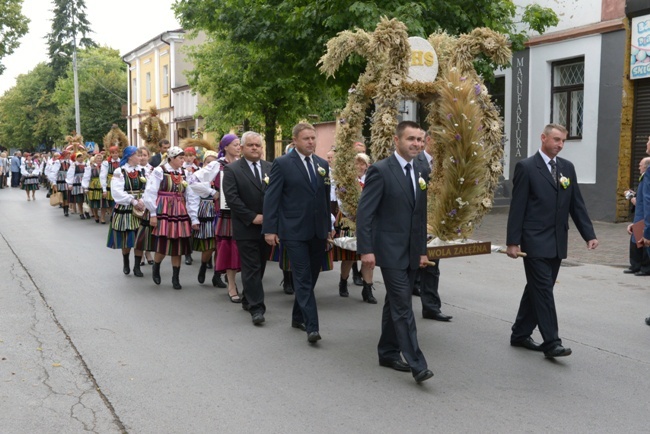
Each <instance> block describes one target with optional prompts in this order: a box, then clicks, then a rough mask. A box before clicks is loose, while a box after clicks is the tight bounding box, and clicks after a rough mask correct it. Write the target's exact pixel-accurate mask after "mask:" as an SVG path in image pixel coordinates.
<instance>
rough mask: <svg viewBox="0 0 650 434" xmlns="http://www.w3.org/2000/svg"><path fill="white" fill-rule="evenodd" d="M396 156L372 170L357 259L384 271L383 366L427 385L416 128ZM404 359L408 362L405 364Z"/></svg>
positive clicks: (401, 131) (403, 126)
mask: <svg viewBox="0 0 650 434" xmlns="http://www.w3.org/2000/svg"><path fill="white" fill-rule="evenodd" d="M394 140H395V153H394V154H393V155H391V156H390V157H388V158H386V159H384V160H381V161H379V162H377V163H375V164H373V165H372V166H370V168H369V169H368V172H367V173H366V181H365V184H364V188H363V191H362V193H361V199H360V200H359V206H358V209H357V253H359V254H360V255H361V262H362V263H363V264H364V265H366V266H367V267H369V268H374V267H375V265H377V266H379V267H380V268H381V274H382V277H383V278H384V284H385V286H386V299H385V301H384V309H383V313H382V324H381V337H380V338H379V344H378V345H377V351H378V354H379V364H380V365H381V366H385V367H388V368H393V369H395V370H397V371H405V372H408V371H411V373H412V374H413V377H414V378H415V381H416V382H418V383H421V382H423V381H425V380H428V379H429V378H431V377H433V372H431V371H430V370H429V369H428V367H427V361H426V360H425V358H424V354H422V351H421V350H420V347H419V345H418V339H417V330H416V327H415V316H414V315H413V306H412V303H411V299H412V297H411V293H412V287H413V282H414V281H415V274H416V271H417V270H418V268H424V267H425V266H426V265H427V262H428V258H427V246H426V227H427V226H426V220H427V194H426V190H423V189H421V188H420V185H419V184H420V183H419V178H420V177H422V178H423V181H424V182H426V176H427V173H428V172H429V171H428V169H427V167H426V166H425V165H424V164H422V163H421V162H420V161H418V160H417V159H416V157H417V155H418V154H419V153H420V151H421V149H422V141H423V135H422V133H421V130H420V126H419V125H418V124H416V123H415V122H411V121H403V122H400V123H399V124H398V125H397V131H396V135H395V138H394ZM400 352H401V354H402V355H403V356H404V359H406V363H405V362H404V361H403V360H402V357H401V356H400Z"/></svg>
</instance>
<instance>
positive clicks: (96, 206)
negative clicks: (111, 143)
mask: <svg viewBox="0 0 650 434" xmlns="http://www.w3.org/2000/svg"><path fill="white" fill-rule="evenodd" d="M93 159H94V160H93V161H91V163H90V164H88V165H87V166H86V171H85V172H84V176H83V179H82V180H81V186H82V187H83V189H84V192H85V193H86V195H87V197H88V206H90V211H91V212H92V214H93V217H94V218H95V223H99V222H100V220H101V223H102V224H105V223H106V221H105V220H104V211H107V210H106V208H107V207H106V199H104V198H103V197H102V192H103V190H102V183H101V182H100V181H99V172H100V171H101V168H102V163H103V162H104V154H102V153H101V152H98V153H97V154H95V156H94V157H93Z"/></svg>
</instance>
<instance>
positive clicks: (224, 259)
mask: <svg viewBox="0 0 650 434" xmlns="http://www.w3.org/2000/svg"><path fill="white" fill-rule="evenodd" d="M218 156H219V159H218V160H217V161H218V162H219V164H220V165H221V168H220V170H219V173H218V174H217V177H216V179H215V181H214V184H215V186H216V187H217V188H216V190H218V191H221V171H222V170H223V167H224V166H226V165H227V164H230V163H232V162H235V161H237V160H239V157H240V156H241V146H240V142H239V137H237V136H236V135H235V134H226V135H225V136H223V138H222V139H221V141H220V142H219V155H218ZM216 205H217V215H218V221H217V228H216V231H217V232H216V236H217V260H216V261H215V265H214V271H215V273H221V272H224V271H225V272H226V277H227V278H228V296H229V297H230V301H232V302H233V303H241V297H240V296H239V291H238V290H237V284H236V282H235V277H236V276H237V272H238V271H239V270H240V269H241V265H240V262H239V250H237V243H236V242H235V240H233V238H232V220H231V218H232V217H231V215H230V210H229V209H227V208H224V209H222V208H221V202H219V203H217V204H216Z"/></svg>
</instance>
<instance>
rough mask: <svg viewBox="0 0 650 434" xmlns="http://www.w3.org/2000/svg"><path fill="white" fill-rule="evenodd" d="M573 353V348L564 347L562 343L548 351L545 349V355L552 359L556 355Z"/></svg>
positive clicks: (561, 355) (562, 355)
mask: <svg viewBox="0 0 650 434" xmlns="http://www.w3.org/2000/svg"><path fill="white" fill-rule="evenodd" d="M570 355H571V348H564V347H563V346H562V345H556V346H554V347H553V348H551V349H550V350H548V351H544V357H546V358H547V359H552V358H554V357H564V356H570Z"/></svg>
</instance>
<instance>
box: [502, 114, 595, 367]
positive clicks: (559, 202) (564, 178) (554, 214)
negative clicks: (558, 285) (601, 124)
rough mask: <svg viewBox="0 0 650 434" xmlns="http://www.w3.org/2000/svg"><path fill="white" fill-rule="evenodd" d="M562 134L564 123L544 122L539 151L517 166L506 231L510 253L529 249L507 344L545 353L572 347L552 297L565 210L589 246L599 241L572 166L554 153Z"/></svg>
mask: <svg viewBox="0 0 650 434" xmlns="http://www.w3.org/2000/svg"><path fill="white" fill-rule="evenodd" d="M566 136H567V130H566V128H565V127H563V126H562V125H558V124H549V125H547V126H546V127H545V128H544V132H543V133H542V137H541V138H542V145H541V148H540V150H539V152H536V153H535V154H534V155H533V156H531V157H528V158H526V159H524V160H521V161H519V162H518V163H517V165H516V166H515V174H514V177H513V181H512V183H513V188H512V200H511V202H510V214H509V215H508V230H507V232H508V233H507V237H506V244H507V245H508V247H507V251H506V253H507V254H508V256H510V257H511V258H517V256H518V254H519V253H520V252H521V251H523V252H525V253H526V255H527V256H526V257H525V258H524V270H526V288H525V289H524V294H523V296H522V297H521V303H520V305H519V312H517V319H516V320H515V323H514V324H513V325H512V335H511V336H510V345H512V346H515V347H524V348H526V349H529V350H533V351H544V355H545V356H546V357H547V358H554V357H561V356H568V355H570V354H571V348H565V347H563V346H562V340H561V339H560V337H559V335H558V324H557V314H556V312H555V300H554V298H553V287H554V285H555V281H556V279H557V275H558V272H559V271H560V264H561V263H562V259H564V258H566V257H567V244H568V243H567V241H568V229H569V215H571V218H572V220H573V222H574V224H575V225H576V227H577V228H578V231H579V232H580V235H581V236H582V238H583V239H584V240H585V241H586V242H587V248H589V249H595V248H596V247H598V240H597V239H596V233H595V232H594V228H593V225H592V224H591V220H590V219H589V215H588V214H587V208H586V206H585V202H584V200H583V199H582V195H581V194H580V188H579V187H578V178H577V176H576V171H575V168H574V167H573V164H572V163H571V162H570V161H569V160H565V159H563V158H559V157H558V156H557V155H558V154H559V153H560V151H561V150H562V148H563V147H564V141H565V140H566ZM536 326H537V327H539V331H540V333H541V334H542V338H544V342H543V343H542V344H541V345H539V344H537V343H536V342H535V341H533V338H532V337H531V334H532V333H533V330H534V329H535V327H536Z"/></svg>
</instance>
